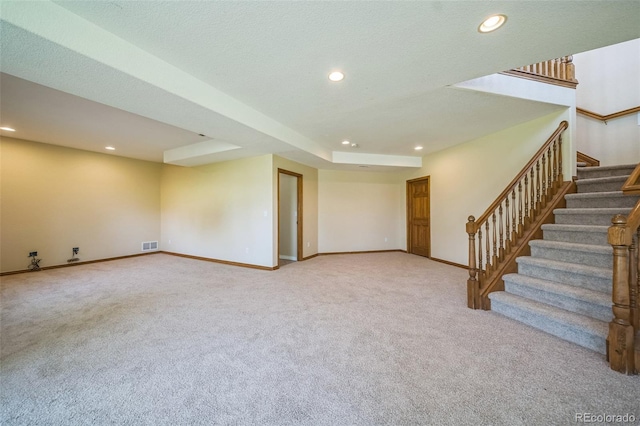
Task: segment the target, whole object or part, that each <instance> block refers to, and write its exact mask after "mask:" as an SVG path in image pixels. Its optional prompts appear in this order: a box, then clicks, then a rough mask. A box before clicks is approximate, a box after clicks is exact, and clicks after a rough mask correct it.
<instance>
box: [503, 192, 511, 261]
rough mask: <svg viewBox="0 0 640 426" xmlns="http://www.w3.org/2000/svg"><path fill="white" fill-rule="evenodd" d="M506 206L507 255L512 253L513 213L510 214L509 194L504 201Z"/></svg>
mask: <svg viewBox="0 0 640 426" xmlns="http://www.w3.org/2000/svg"><path fill="white" fill-rule="evenodd" d="M504 204H505V210H506V211H505V215H504V217H505V226H504V227H505V231H506V233H505V236H504V249H505V251H506V253H507V254H509V253H510V252H511V213H510V212H509V194H507V197H506V198H505V199H504Z"/></svg>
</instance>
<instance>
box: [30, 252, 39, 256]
mask: <svg viewBox="0 0 640 426" xmlns="http://www.w3.org/2000/svg"><path fill="white" fill-rule="evenodd" d="M37 255H38V252H37V251H30V252H29V257H36V256H37Z"/></svg>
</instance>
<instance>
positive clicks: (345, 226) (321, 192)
mask: <svg viewBox="0 0 640 426" xmlns="http://www.w3.org/2000/svg"><path fill="white" fill-rule="evenodd" d="M318 176H319V185H318V228H319V231H320V232H319V242H318V249H319V251H320V252H321V253H331V252H345V251H368V250H395V249H400V248H404V247H405V246H406V243H405V242H404V241H403V240H404V238H405V235H406V232H405V231H404V230H403V228H402V227H403V226H404V220H403V217H404V214H405V206H404V204H403V203H404V201H403V193H404V190H405V187H404V181H402V180H401V177H400V176H399V175H398V174H397V173H371V172H346V171H336V170H320V171H319V172H318Z"/></svg>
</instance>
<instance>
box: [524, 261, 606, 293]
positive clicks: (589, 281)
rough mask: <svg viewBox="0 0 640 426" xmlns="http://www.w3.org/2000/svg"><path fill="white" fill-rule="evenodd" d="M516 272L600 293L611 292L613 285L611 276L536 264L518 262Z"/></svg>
mask: <svg viewBox="0 0 640 426" xmlns="http://www.w3.org/2000/svg"><path fill="white" fill-rule="evenodd" d="M518 273H519V274H522V275H527V276H529V277H534V278H541V279H543V280H549V281H555V282H558V283H563V284H568V285H572V286H575V287H581V288H588V289H589V290H595V291H600V292H602V293H609V294H611V291H612V287H613V286H612V284H611V280H612V277H608V278H602V277H594V276H590V275H579V274H576V273H574V272H568V271H560V270H558V269H549V268H545V267H542V266H538V265H530V264H523V263H518Z"/></svg>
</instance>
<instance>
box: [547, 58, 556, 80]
mask: <svg viewBox="0 0 640 426" xmlns="http://www.w3.org/2000/svg"><path fill="white" fill-rule="evenodd" d="M549 63H550V65H551V66H550V68H551V72H550V73H549V77H552V78H556V60H555V59H551V60H550V61H549Z"/></svg>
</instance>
